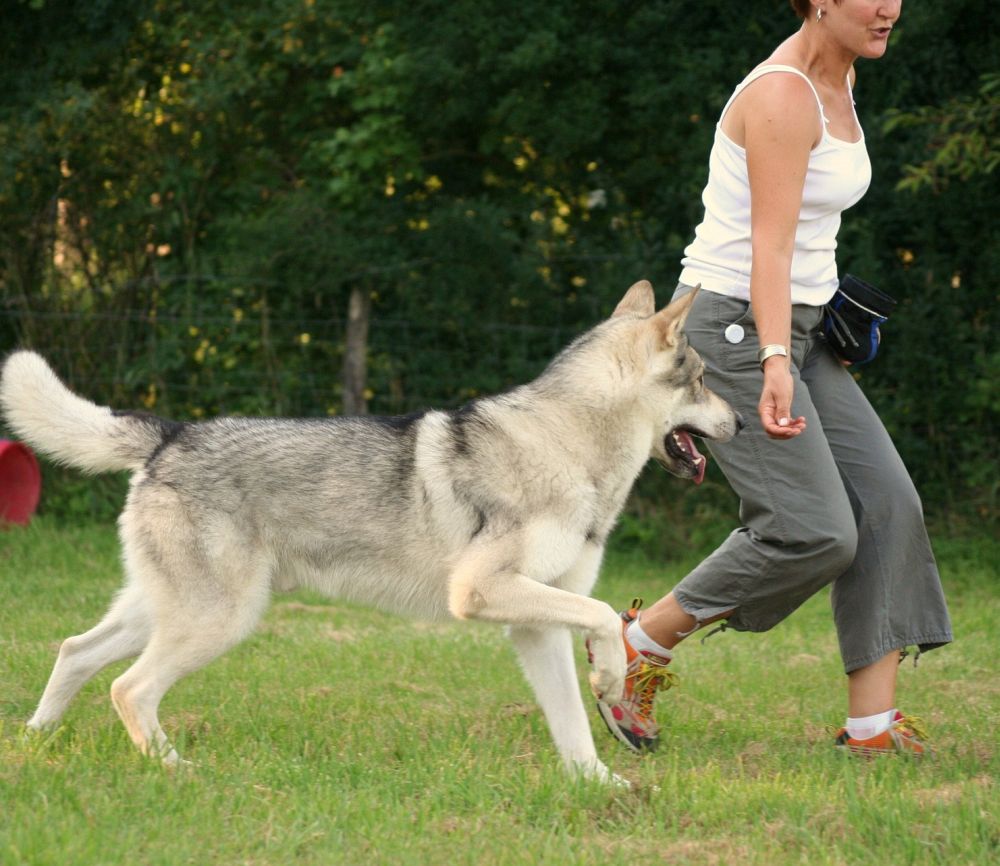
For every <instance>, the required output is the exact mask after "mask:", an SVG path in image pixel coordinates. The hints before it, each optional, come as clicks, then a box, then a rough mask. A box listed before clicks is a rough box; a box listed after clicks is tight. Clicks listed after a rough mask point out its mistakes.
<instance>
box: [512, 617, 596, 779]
mask: <svg viewBox="0 0 1000 866" xmlns="http://www.w3.org/2000/svg"><path fill="white" fill-rule="evenodd" d="M510 639H511V641H512V642H513V644H514V647H515V649H516V650H517V653H518V656H519V658H520V660H521V668H522V669H523V670H524V675H525V676H526V677H527V679H528V682H529V683H531V687H532V688H533V689H534V691H535V697H536V698H537V699H538V704H539V706H540V707H541V708H542V712H543V713H544V714H545V719H546V721H547V722H548V723H549V730H550V731H551V732H552V739H553V741H554V742H555V744H556V749H558V750H559V756H560V757H561V758H562V760H563V763H564V764H565V765H566V767H567V768H568V769H569V770H571V771H575V772H579V773H582V774H583V775H584V776H591V777H595V778H598V779H601V780H607V779H609V778H610V773H609V772H608V769H607V767H605V766H604V764H602V763H601V761H600V760H599V759H598V757H597V750H596V749H595V748H594V738H593V736H592V734H591V731H590V722H589V720H588V719H587V712H586V710H585V709H584V706H583V700H582V698H581V697H580V685H579V682H578V681H577V675H576V667H575V665H574V664H573V643H572V635H571V634H570V631H569V629H567V628H562V627H559V626H555V627H552V628H531V627H527V626H511V628H510Z"/></svg>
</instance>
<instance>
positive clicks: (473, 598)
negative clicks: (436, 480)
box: [448, 542, 625, 702]
mask: <svg viewBox="0 0 1000 866" xmlns="http://www.w3.org/2000/svg"><path fill="white" fill-rule="evenodd" d="M512 547H513V545H510V544H509V543H508V544H501V543H500V542H496V543H494V544H484V545H480V546H478V547H476V548H475V549H473V550H470V551H469V552H467V553H466V555H465V556H464V557H463V558H462V559H461V560H460V561H459V562H458V563H457V564H456V566H455V568H454V570H453V571H452V575H451V581H450V586H449V598H448V607H449V609H450V610H451V612H452V614H453V615H454V616H456V617H457V618H458V619H480V620H487V621H489V622H499V623H504V624H505V625H509V626H536V627H538V626H541V627H551V626H560V625H561V626H568V627H569V628H576V629H580V630H581V631H583V632H584V634H585V635H586V636H587V638H588V639H589V640H590V647H591V652H592V653H593V657H594V666H593V670H592V672H591V674H590V687H591V689H592V690H593V692H594V694H595V695H597V696H598V697H603V698H604V699H606V700H608V701H611V702H615V701H618V700H620V699H621V696H622V693H623V691H624V689H625V647H624V644H623V643H622V639H621V628H622V624H621V617H619V615H618V614H617V613H615V611H614V609H613V608H612V607H611V606H610V605H608V604H606V603H605V602H603V601H597V600H596V599H593V598H585V597H584V596H581V595H577V594H576V593H573V592H567V591H566V590H564V589H557V588H556V587H553V586H548V585H546V584H544V583H539V582H538V581H536V580H532V579H531V578H530V577H527V576H525V575H524V574H519V573H518V572H517V571H516V570H515V566H514V565H512V564H511V563H512V562H514V561H515V560H513V558H508V554H510V553H512V552H513V549H512Z"/></svg>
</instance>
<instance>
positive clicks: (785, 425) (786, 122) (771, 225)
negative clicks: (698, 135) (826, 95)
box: [741, 74, 822, 439]
mask: <svg viewBox="0 0 1000 866" xmlns="http://www.w3.org/2000/svg"><path fill="white" fill-rule="evenodd" d="M742 95H744V96H746V97H747V98H746V100H745V101H744V102H743V105H742V106H741V108H742V111H741V115H742V119H743V123H742V125H743V133H744V135H743V139H744V142H745V144H744V147H745V148H746V154H747V171H748V173H749V178H750V202H751V205H750V231H751V244H752V251H753V264H752V267H751V270H750V303H751V305H752V306H753V315H754V321H755V322H756V325H757V333H758V335H759V339H760V345H761V346H768V345H772V344H777V345H780V346H784V347H785V348H786V349H788V350H789V351H790V349H791V319H792V302H791V268H792V252H793V250H794V247H795V230H796V227H797V225H798V220H799V211H800V210H801V207H802V189H803V186H804V184H805V176H806V168H807V165H808V162H809V151H810V150H811V149H812V147H813V145H814V144H815V143H816V141H817V139H818V138H819V136H820V134H821V128H820V126H819V124H821V123H822V120H821V119H820V116H819V109H818V107H817V105H816V97H815V96H814V95H813V92H812V90H811V89H810V87H809V85H808V84H807V83H806V82H805V81H803V80H802V79H801V78H799V77H798V76H797V75H790V74H770V75H765V76H763V77H762V78H760V79H758V80H757V81H755V82H754V83H753V84H752V85H751V86H750V87H748V88H747V90H746V91H745V92H744V94H742ZM790 366H791V359H790V358H789V357H784V356H781V355H774V356H772V357H770V358H768V359H767V360H766V361H765V362H764V386H763V389H762V391H761V398H760V403H759V404H758V407H757V411H758V413H759V415H760V420H761V423H762V424H763V426H764V430H765V431H766V432H767V434H768V435H769V436H771V437H772V438H775V439H790V438H792V437H793V436H797V435H798V434H799V433H801V432H802V431H803V430H804V429H805V426H806V425H805V418H802V417H799V418H794V417H793V416H792V396H793V391H794V385H793V381H792V375H791V370H790Z"/></svg>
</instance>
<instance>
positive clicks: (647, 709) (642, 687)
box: [625, 662, 680, 719]
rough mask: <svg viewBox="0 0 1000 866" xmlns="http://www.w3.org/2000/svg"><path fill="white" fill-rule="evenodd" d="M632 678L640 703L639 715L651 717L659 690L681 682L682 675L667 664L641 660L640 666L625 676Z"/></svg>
mask: <svg viewBox="0 0 1000 866" xmlns="http://www.w3.org/2000/svg"><path fill="white" fill-rule="evenodd" d="M625 679H627V680H628V679H630V680H632V694H633V695H634V697H635V701H636V703H637V704H638V705H639V715H640V716H642V717H643V718H647V719H648V718H651V717H652V715H653V702H654V701H655V700H656V693H657V692H665V691H666V690H667V689H671V688H673V687H674V686H676V685H678V684H679V683H680V677H678V676H677V674H675V673H674V672H673V671H671V670H667V666H666V665H656V664H651V663H650V662H640V663H639V666H638V668H637V669H636V670H635V671H634V672H633V673H630V674H627V675H626V676H625Z"/></svg>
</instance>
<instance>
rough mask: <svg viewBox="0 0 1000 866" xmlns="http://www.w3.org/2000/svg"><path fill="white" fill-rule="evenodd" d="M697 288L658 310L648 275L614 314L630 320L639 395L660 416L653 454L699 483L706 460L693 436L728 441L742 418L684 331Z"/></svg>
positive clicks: (665, 465) (631, 357)
mask: <svg viewBox="0 0 1000 866" xmlns="http://www.w3.org/2000/svg"><path fill="white" fill-rule="evenodd" d="M697 293H698V289H697V288H695V289H694V290H693V291H691V292H689V293H687V294H686V295H684V296H682V297H680V298H678V299H677V300H676V301H674V302H673V303H672V304H670V305H668V306H667V307H665V308H664V309H662V310H660V311H659V312H656V307H655V302H654V298H653V287H652V286H651V285H650V284H649V283H648V282H646V281H645V280H644V281H642V282H639V283H636V284H635V285H634V286H632V288H631V289H629V290H628V292H627V293H626V294H625V297H624V298H622V300H621V302H620V303H619V304H618V306H617V308H616V309H615V312H614V314H613V315H612V317H611V318H612V320H615V319H620V320H625V321H629V322H631V323H632V331H633V333H634V336H633V338H632V339H633V346H632V348H631V351H630V352H628V353H627V355H628V357H629V363H630V364H631V365H632V367H633V374H634V375H635V376H636V377H637V381H638V386H639V393H638V396H639V399H641V400H642V401H643V403H645V404H647V405H648V406H650V407H651V409H652V413H653V417H654V419H656V418H658V419H659V422H658V423H659V426H658V427H657V429H656V430H655V431H654V434H653V444H652V449H651V452H650V456H651V457H652V458H653V459H654V460H656V461H657V462H658V463H659V464H660V465H661V466H663V468H664V469H666V470H667V471H668V472H672V473H673V474H674V475H677V476H680V477H681V478H691V479H693V480H694V482H695V483H696V484H700V483H701V482H702V480H703V479H704V477H705V466H706V462H707V461H706V460H705V457H704V456H703V455H702V454H701V453H700V452H699V451H698V448H697V447H696V446H695V444H694V440H693V439H692V436H700V437H701V438H703V439H711V440H714V441H716V442H728V441H729V440H730V439H732V438H733V436H735V435H736V434H737V433H738V432H739V431H740V429H741V428H742V427H743V419H742V417H741V416H740V414H739V413H738V412H737V411H736V410H735V409H733V407H732V406H730V405H729V404H728V403H727V402H726V401H725V400H723V399H722V398H721V397H719V395H718V394H716V393H715V392H713V391H711V390H710V389H709V388H707V387H706V386H705V376H704V371H705V365H704V364H703V363H702V360H701V358H700V357H699V355H698V353H697V352H696V351H695V350H694V349H693V348H691V346H690V344H689V343H688V339H687V336H686V335H685V334H684V331H683V327H684V322H685V320H686V319H687V316H688V313H689V312H690V310H691V306H692V304H693V303H694V300H695V297H696V295H697ZM654 423H656V422H655V421H654Z"/></svg>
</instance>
